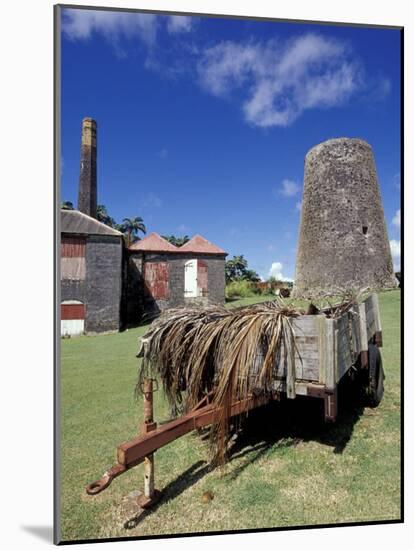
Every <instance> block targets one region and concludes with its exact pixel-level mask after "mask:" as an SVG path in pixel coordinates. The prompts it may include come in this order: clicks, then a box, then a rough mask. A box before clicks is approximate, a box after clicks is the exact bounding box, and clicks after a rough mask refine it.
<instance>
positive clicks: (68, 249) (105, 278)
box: [60, 118, 124, 335]
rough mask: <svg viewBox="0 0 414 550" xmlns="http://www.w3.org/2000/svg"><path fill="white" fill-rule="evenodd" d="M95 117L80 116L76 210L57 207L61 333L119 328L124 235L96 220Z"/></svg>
mask: <svg viewBox="0 0 414 550" xmlns="http://www.w3.org/2000/svg"><path fill="white" fill-rule="evenodd" d="M96 205H97V182H96V122H95V121H94V120H92V119H90V118H85V119H84V120H83V122H82V145H81V169H80V179H79V200H78V210H61V216H60V230H61V249H60V253H61V258H60V262H61V266H60V278H61V287H60V288H61V333H62V334H70V335H75V334H82V333H84V332H86V333H95V332H107V331H116V330H119V329H120V327H121V324H122V311H121V306H122V286H123V285H122V273H123V248H124V246H123V235H122V233H120V232H119V231H116V230H115V229H112V228H111V227H108V226H107V225H105V224H103V223H101V222H99V221H98V220H96V219H95V218H96Z"/></svg>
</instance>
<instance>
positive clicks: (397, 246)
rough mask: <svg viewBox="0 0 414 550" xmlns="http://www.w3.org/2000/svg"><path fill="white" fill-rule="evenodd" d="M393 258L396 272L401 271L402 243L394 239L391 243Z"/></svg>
mask: <svg viewBox="0 0 414 550" xmlns="http://www.w3.org/2000/svg"><path fill="white" fill-rule="evenodd" d="M390 248H391V256H392V260H393V263H394V270H395V271H399V269H400V259H401V243H400V241H396V240H394V239H392V240H391V241H390Z"/></svg>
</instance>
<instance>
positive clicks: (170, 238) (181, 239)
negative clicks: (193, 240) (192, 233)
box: [162, 235, 190, 246]
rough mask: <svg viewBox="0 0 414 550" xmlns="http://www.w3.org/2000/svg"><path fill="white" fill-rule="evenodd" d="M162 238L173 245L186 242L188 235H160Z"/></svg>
mask: <svg viewBox="0 0 414 550" xmlns="http://www.w3.org/2000/svg"><path fill="white" fill-rule="evenodd" d="M162 238H163V239H165V240H166V241H168V242H169V243H171V244H173V245H174V246H183V244H185V243H188V241H189V240H190V237H189V236H188V235H184V237H176V236H175V235H162Z"/></svg>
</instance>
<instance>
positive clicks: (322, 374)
mask: <svg viewBox="0 0 414 550" xmlns="http://www.w3.org/2000/svg"><path fill="white" fill-rule="evenodd" d="M318 324H319V339H318V348H319V373H318V374H319V376H318V380H319V382H320V383H321V384H325V380H326V365H327V363H328V356H327V349H326V338H327V333H326V317H325V316H324V315H318Z"/></svg>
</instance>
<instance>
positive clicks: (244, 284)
mask: <svg viewBox="0 0 414 550" xmlns="http://www.w3.org/2000/svg"><path fill="white" fill-rule="evenodd" d="M255 291H256V289H255V288H254V285H253V284H252V283H251V282H250V281H232V282H231V283H229V284H228V285H227V286H226V298H248V297H249V296H254V295H255V293H256V292H255Z"/></svg>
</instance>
